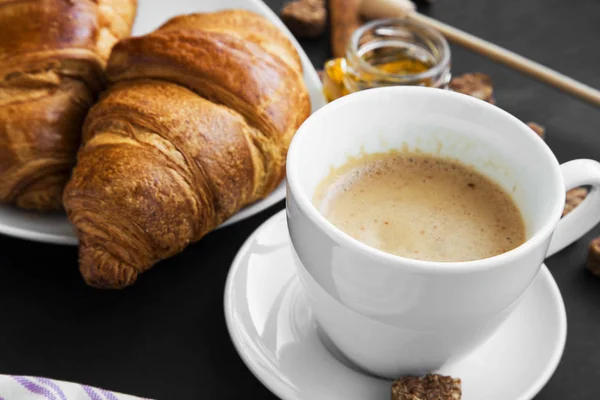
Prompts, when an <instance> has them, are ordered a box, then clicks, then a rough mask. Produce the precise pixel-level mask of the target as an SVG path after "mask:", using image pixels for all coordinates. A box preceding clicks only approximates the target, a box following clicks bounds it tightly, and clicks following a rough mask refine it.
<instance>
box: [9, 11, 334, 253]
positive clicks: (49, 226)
mask: <svg viewBox="0 0 600 400" xmlns="http://www.w3.org/2000/svg"><path fill="white" fill-rule="evenodd" d="M138 4H139V5H138V13H137V17H136V20H135V25H134V27H133V35H136V36H137V35H143V34H145V33H148V32H151V31H152V30H154V29H156V28H157V27H158V26H160V25H161V24H162V23H163V22H165V21H166V20H167V19H169V18H171V17H173V16H176V15H180V14H188V13H192V12H209V11H218V10H222V9H226V8H241V9H247V10H250V11H254V12H256V13H258V14H262V15H264V16H265V17H266V18H268V19H269V20H270V21H271V22H272V23H274V24H275V25H277V26H278V27H279V28H280V29H281V30H282V31H284V32H285V33H286V34H287V35H288V37H290V39H291V40H292V42H293V43H294V44H295V45H296V49H297V50H298V53H299V54H300V58H301V59H302V66H303V68H304V82H305V83H306V87H307V88H308V91H309V94H310V100H311V103H312V111H313V112H314V111H316V110H317V109H319V108H320V107H321V106H323V105H324V104H325V103H326V101H325V98H324V97H323V93H322V88H321V81H320V80H319V77H318V75H317V72H316V71H315V69H314V67H313V66H312V64H311V62H310V60H309V59H308V57H307V56H306V53H304V51H303V50H302V48H301V47H300V45H299V44H298V42H297V41H296V39H294V37H293V35H292V34H291V33H290V32H289V30H288V29H287V28H286V27H285V25H284V24H283V23H282V22H281V20H280V19H279V18H278V17H277V15H275V13H273V12H272V11H271V9H270V8H269V7H268V6H267V5H265V4H264V3H263V2H262V1H260V0H168V1H153V0H139V1H138ZM283 198H285V183H282V184H281V185H280V186H278V187H277V188H276V189H275V190H274V191H273V193H271V194H270V195H269V196H268V197H267V198H265V199H263V200H261V201H258V202H256V203H254V204H252V205H250V206H248V207H246V208H244V209H243V210H241V211H239V212H238V213H237V214H235V215H234V216H232V217H231V218H230V219H229V220H227V221H226V222H225V223H223V224H222V225H221V226H220V227H219V228H222V227H225V226H227V225H230V224H234V223H236V222H239V221H241V220H244V219H246V218H249V217H251V216H252V215H254V214H256V213H259V212H260V211H262V210H265V209H266V208H268V207H270V206H272V205H273V204H275V203H277V202H278V201H280V200H283ZM0 234H5V235H10V236H15V237H19V238H23V239H29V240H35V241H40V242H48V243H55V244H68V245H77V237H76V236H75V231H74V229H73V226H72V225H71V223H70V222H69V220H68V219H67V217H66V216H65V215H64V213H50V214H40V213H35V212H29V211H24V210H20V209H18V208H16V207H11V206H6V205H0Z"/></svg>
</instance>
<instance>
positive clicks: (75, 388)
mask: <svg viewBox="0 0 600 400" xmlns="http://www.w3.org/2000/svg"><path fill="white" fill-rule="evenodd" d="M0 400H144V399H141V398H140V397H135V396H129V395H126V394H121V393H115V392H109V391H107V390H104V389H98V388H93V387H91V386H87V385H80V384H78V383H70V382H62V381H55V380H52V379H47V378H37V377H32V376H17V375H0ZM145 400H148V399H145Z"/></svg>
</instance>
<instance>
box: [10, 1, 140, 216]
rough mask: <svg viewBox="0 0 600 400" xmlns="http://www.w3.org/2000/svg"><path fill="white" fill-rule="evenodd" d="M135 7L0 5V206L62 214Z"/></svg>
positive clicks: (82, 3)
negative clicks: (89, 120) (88, 120)
mask: <svg viewBox="0 0 600 400" xmlns="http://www.w3.org/2000/svg"><path fill="white" fill-rule="evenodd" d="M135 7H136V2H135V0H97V1H92V0H76V1H73V0H71V1H69V0H21V1H15V0H0V202H1V203H9V204H15V205H17V206H19V207H23V208H27V209H37V210H51V209H58V208H61V207H62V191H63V188H64V185H65V184H66V182H67V180H68V177H69V175H70V173H71V169H72V167H73V165H74V164H75V156H76V154H77V148H78V146H79V142H80V136H81V126H82V123H83V120H84V118H85V114H86V113H87V111H88V109H89V108H90V106H91V105H92V104H93V102H94V100H95V98H96V95H97V93H98V92H99V91H100V90H101V89H102V86H103V82H104V81H105V80H106V79H105V76H104V65H105V62H106V60H107V59H108V56H109V53H110V50H111V48H112V46H113V45H114V44H115V43H116V42H117V40H118V39H120V38H122V37H125V36H127V35H128V34H129V32H130V29H131V25H132V23H133V18H134V14H135Z"/></svg>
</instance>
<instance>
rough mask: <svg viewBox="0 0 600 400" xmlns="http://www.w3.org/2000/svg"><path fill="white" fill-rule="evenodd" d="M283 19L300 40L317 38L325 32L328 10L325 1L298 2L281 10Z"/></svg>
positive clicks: (305, 0) (307, 0)
mask: <svg viewBox="0 0 600 400" xmlns="http://www.w3.org/2000/svg"><path fill="white" fill-rule="evenodd" d="M281 19H282V20H283V22H284V23H285V24H286V25H287V27H288V28H289V29H290V31H292V33H293V34H294V36H296V37H298V38H313V39H314V38H317V37H319V36H321V35H322V34H323V33H324V32H325V27H326V25H327V9H326V8H325V2H324V0H296V1H293V2H291V3H288V4H286V5H285V6H284V7H283V9H282V10H281Z"/></svg>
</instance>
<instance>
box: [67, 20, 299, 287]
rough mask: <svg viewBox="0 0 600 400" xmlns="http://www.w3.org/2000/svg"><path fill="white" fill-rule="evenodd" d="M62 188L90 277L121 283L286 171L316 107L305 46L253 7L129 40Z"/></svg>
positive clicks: (257, 195)
mask: <svg viewBox="0 0 600 400" xmlns="http://www.w3.org/2000/svg"><path fill="white" fill-rule="evenodd" d="M107 73H108V77H109V80H110V82H111V85H110V87H109V88H108V90H107V91H106V92H105V93H104V94H103V96H102V98H101V99H100V101H99V102H98V103H97V104H96V105H95V106H94V107H93V108H92V109H91V111H90V112H89V114H88V116H87V118H86V120H85V123H84V127H83V144H82V146H81V148H80V150H79V153H78V160H77V165H76V166H75V168H74V170H73V175H72V177H71V179H70V181H69V182H68V184H67V186H66V188H65V192H64V205H65V209H66V211H67V215H68V217H69V218H70V220H71V221H72V223H73V224H74V225H75V227H76V228H77V234H78V238H79V241H80V247H79V265H80V271H81V274H82V275H83V278H84V279H85V281H86V282H87V283H88V284H90V285H92V286H96V287H100V288H122V287H125V286H128V285H130V284H132V283H133V282H134V281H135V280H136V278H137V276H138V275H139V274H140V273H142V272H144V271H146V270H147V269H149V268H150V267H151V266H152V265H154V264H155V263H156V262H158V261H159V260H162V259H165V258H167V257H170V256H172V255H174V254H176V253H178V252H180V251H182V250H183V249H184V248H185V247H186V246H187V245H188V244H190V243H192V242H195V241H197V240H199V239H200V238H202V237H203V236H204V235H205V234H206V233H208V232H210V231H211V230H213V229H214V228H215V227H217V226H218V225H219V224H221V223H222V222H224V221H225V220H226V219H227V218H229V217H230V216H231V215H232V214H234V213H235V212H236V211H238V210H240V209H241V208H242V207H244V206H245V205H247V204H249V203H252V202H254V201H256V200H258V199H261V198H263V197H265V196H266V195H268V194H269V193H270V192H271V191H272V190H273V189H274V188H275V187H276V186H277V185H278V184H279V183H280V182H281V180H282V178H283V176H284V170H285V157H286V153H287V148H288V145H289V143H290V140H291V138H292V136H293V134H294V133H295V131H296V129H297V128H298V127H299V126H300V124H301V123H302V122H303V121H304V120H305V119H306V118H307V117H308V115H309V114H310V99H309V96H308V93H307V90H306V87H305V86H304V82H303V79H302V66H301V63H300V58H299V56H298V54H297V52H296V50H295V48H294V47H293V45H292V43H291V42H290V41H289V40H288V39H287V38H286V36H285V35H284V34H283V33H282V32H280V31H279V30H278V29H277V28H276V27H275V26H274V25H272V24H271V23H270V22H269V21H267V20H266V19H264V18H263V17H261V16H258V15H255V14H253V13H251V12H248V11H241V10H228V11H221V12H216V13H207V14H193V15H187V16H180V17H176V18H173V19H171V20H169V21H168V22H166V23H165V24H164V25H163V26H161V27H160V28H159V29H158V30H156V31H154V32H153V33H150V34H148V35H146V36H142V37H137V38H128V39H125V40H122V41H120V42H119V43H118V44H117V45H116V46H115V47H114V49H113V51H112V54H111V56H110V59H109V61H108V67H107Z"/></svg>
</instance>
